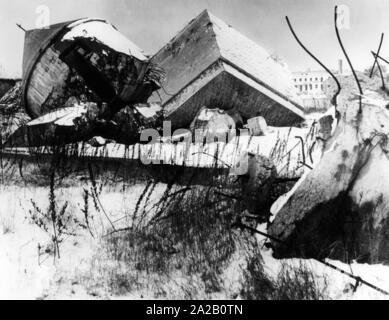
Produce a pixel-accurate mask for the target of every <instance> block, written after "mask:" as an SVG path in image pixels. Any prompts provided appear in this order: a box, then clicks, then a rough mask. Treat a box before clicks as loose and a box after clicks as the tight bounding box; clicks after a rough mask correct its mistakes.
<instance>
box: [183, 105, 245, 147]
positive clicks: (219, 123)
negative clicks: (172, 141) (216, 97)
mask: <svg viewBox="0 0 389 320" xmlns="http://www.w3.org/2000/svg"><path fill="white" fill-rule="evenodd" d="M238 117H239V114H238V115H234V117H232V116H230V115H229V114H228V113H227V112H226V111H225V110H221V109H218V108H215V109H209V108H207V107H203V108H201V109H200V110H199V112H198V114H197V115H196V117H195V118H194V119H193V121H192V123H191V125H190V130H191V132H192V135H193V138H194V140H196V142H201V143H202V142H209V143H210V142H217V141H218V142H228V141H229V140H228V139H229V138H228V137H229V135H232V137H234V136H235V135H236V132H235V129H236V123H235V119H237V118H238ZM230 138H231V137H230ZM200 140H201V141H200Z"/></svg>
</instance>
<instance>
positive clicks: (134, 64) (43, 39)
mask: <svg viewBox="0 0 389 320" xmlns="http://www.w3.org/2000/svg"><path fill="white" fill-rule="evenodd" d="M158 77H159V74H158V72H157V71H156V70H155V69H154V68H153V67H152V66H151V64H150V61H149V59H148V58H147V57H146V56H145V55H144V54H143V53H142V51H141V50H140V49H139V48H138V47H137V46H136V45H135V44H133V43H132V42H131V41H130V40H128V39H127V38H126V37H125V36H123V35H122V34H121V33H120V32H119V31H117V30H116V28H115V27H114V26H112V25H111V24H109V23H107V22H106V21H104V20H99V19H81V20H76V21H70V22H65V23H60V24H56V25H52V26H50V27H48V28H47V29H35V30H29V31H27V32H26V35H25V48H24V54H23V84H22V86H23V95H22V103H23V105H24V107H25V109H26V112H27V113H28V115H29V116H30V117H31V118H37V117H39V116H41V115H44V114H45V113H48V112H51V111H53V110H56V109H59V108H63V107H64V106H65V104H66V103H67V101H68V99H69V98H71V97H76V99H78V100H81V101H82V102H86V101H88V102H95V103H98V104H100V105H101V104H102V103H104V102H105V103H108V104H110V108H109V109H107V110H110V109H112V110H113V111H112V112H111V113H110V114H109V115H108V116H113V114H114V113H115V112H116V111H118V110H120V109H121V108H122V107H124V106H125V105H126V104H132V103H142V102H146V101H147V99H148V97H149V96H150V94H151V93H152V91H153V90H155V89H156V88H158V84H157V82H158Z"/></svg>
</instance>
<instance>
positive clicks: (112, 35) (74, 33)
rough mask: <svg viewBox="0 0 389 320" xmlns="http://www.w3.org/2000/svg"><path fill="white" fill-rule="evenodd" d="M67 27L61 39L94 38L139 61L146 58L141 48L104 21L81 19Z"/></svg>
mask: <svg viewBox="0 0 389 320" xmlns="http://www.w3.org/2000/svg"><path fill="white" fill-rule="evenodd" d="M68 28H70V31H69V32H68V33H66V34H65V35H64V37H63V40H74V39H76V38H78V37H85V38H91V39H96V40H97V41H100V42H101V43H103V44H105V45H107V46H108V47H111V48H112V49H114V50H115V51H117V52H121V53H124V54H127V55H131V56H134V57H135V58H137V59H138V60H140V61H145V60H147V57H146V56H145V55H144V53H143V50H141V49H140V48H139V47H138V46H137V45H136V44H134V43H133V42H132V41H130V40H129V39H127V38H126V37H125V36H124V35H123V34H122V33H120V32H119V31H118V30H116V29H115V28H114V26H113V25H111V24H109V23H107V22H105V21H102V20H97V19H82V20H79V21H76V22H74V23H72V24H70V25H69V26H68Z"/></svg>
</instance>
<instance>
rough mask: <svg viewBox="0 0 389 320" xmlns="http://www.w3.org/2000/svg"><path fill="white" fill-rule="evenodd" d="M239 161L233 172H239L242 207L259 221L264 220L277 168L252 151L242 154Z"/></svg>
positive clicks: (267, 211)
mask: <svg viewBox="0 0 389 320" xmlns="http://www.w3.org/2000/svg"><path fill="white" fill-rule="evenodd" d="M239 163H240V166H239V168H237V169H238V170H234V173H235V174H236V173H240V175H239V177H240V182H241V190H242V192H241V196H242V200H241V205H242V208H243V209H245V210H247V211H248V212H250V213H251V214H253V215H256V216H257V217H258V218H259V221H260V222H266V221H268V219H269V217H270V210H269V209H270V203H269V197H270V191H271V187H272V184H273V183H274V181H275V179H276V177H277V170H276V168H275V166H274V164H273V163H272V162H271V161H270V160H269V159H268V158H266V157H264V156H261V155H254V154H252V153H247V154H244V155H243V156H242V158H241V160H240V161H239Z"/></svg>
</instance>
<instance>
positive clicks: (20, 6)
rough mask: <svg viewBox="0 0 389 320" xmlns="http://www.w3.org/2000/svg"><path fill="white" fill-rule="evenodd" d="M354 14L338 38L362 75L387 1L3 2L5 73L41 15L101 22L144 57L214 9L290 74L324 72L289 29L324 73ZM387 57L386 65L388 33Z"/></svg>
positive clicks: (387, 49)
mask: <svg viewBox="0 0 389 320" xmlns="http://www.w3.org/2000/svg"><path fill="white" fill-rule="evenodd" d="M336 4H338V5H340V4H343V5H347V6H348V7H349V9H350V28H349V29H342V30H341V34H342V38H343V39H344V44H345V46H346V48H347V50H348V52H349V55H350V57H351V59H352V61H353V63H354V65H355V66H356V67H357V68H358V69H364V68H366V67H367V66H369V65H371V63H372V57H371V54H370V50H372V49H373V50H376V48H377V46H378V42H379V37H380V34H381V32H385V31H386V30H389V19H388V16H389V1H388V0H349V1H348V0H341V1H338V2H337V1H332V0H66V1H65V0H63V1H58V0H0V65H2V66H3V67H4V69H5V70H6V73H8V74H9V75H20V73H21V61H22V54H23V41H24V33H23V32H22V31H21V30H20V29H18V28H17V27H16V25H15V23H17V22H18V23H20V24H22V25H23V27H24V28H26V29H31V28H34V26H35V21H36V20H37V17H38V16H37V14H36V8H37V7H38V6H39V5H46V6H47V7H48V8H49V9H50V22H51V23H57V22H62V21H66V20H72V19H76V18H81V17H99V18H103V19H106V20H108V21H109V22H111V23H113V24H114V25H115V26H116V27H117V28H118V29H119V30H120V31H121V32H122V33H124V34H125V35H126V36H127V37H128V38H130V39H131V40H132V41H133V42H135V43H136V44H137V45H138V46H139V47H141V48H142V49H144V50H145V51H146V53H148V54H152V53H155V52H156V51H157V50H158V49H159V48H161V46H163V45H164V44H165V43H166V42H167V41H168V40H170V39H171V38H172V37H173V36H174V35H175V34H176V32H177V31H179V30H180V29H182V28H183V27H184V26H185V24H186V23H187V22H189V21H190V20H191V19H192V18H194V17H195V16H196V15H197V14H199V13H200V12H201V11H202V10H204V9H206V8H207V9H209V10H210V11H211V12H212V13H213V14H214V15H216V16H218V17H219V18H221V19H222V20H224V21H225V22H226V23H228V24H230V25H231V26H233V27H234V28H235V29H237V30H238V31H240V32H241V33H243V34H245V35H246V36H248V37H249V38H251V39H252V40H254V41H255V42H257V43H258V44H260V45H262V46H263V47H264V48H265V49H266V50H267V51H268V52H269V53H273V52H276V53H277V54H278V55H279V56H280V57H282V58H283V59H284V60H285V61H286V62H287V63H288V65H289V67H290V69H291V70H293V71H297V70H305V69H306V68H307V67H310V68H313V69H319V66H317V65H316V64H315V63H314V62H313V61H312V60H311V59H310V58H309V56H307V55H306V54H305V53H304V52H303V51H302V49H301V48H300V47H299V46H298V45H297V43H296V42H295V41H294V39H293V38H292V36H291V34H290V32H289V29H288V27H287V25H286V22H285V15H288V16H289V18H290V19H291V21H292V23H293V25H294V28H295V30H296V32H297V34H298V35H299V36H300V38H301V40H302V41H303V42H304V43H305V44H306V45H307V47H309V48H310V49H311V50H312V51H313V52H314V53H315V54H317V56H318V57H320V58H321V59H322V60H323V62H325V64H326V65H328V66H329V67H331V68H336V65H337V60H338V59H339V58H343V55H342V52H341V51H340V49H339V45H338V43H337V41H336V37H335V31H334V22H333V20H334V18H333V12H334V6H335V5H336ZM381 52H382V54H383V55H384V56H386V57H388V58H389V33H388V35H387V39H386V40H384V46H383V48H382V51H381Z"/></svg>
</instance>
